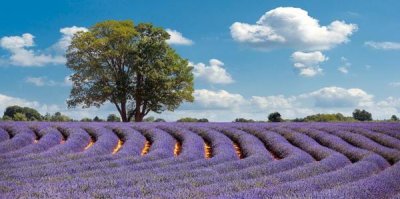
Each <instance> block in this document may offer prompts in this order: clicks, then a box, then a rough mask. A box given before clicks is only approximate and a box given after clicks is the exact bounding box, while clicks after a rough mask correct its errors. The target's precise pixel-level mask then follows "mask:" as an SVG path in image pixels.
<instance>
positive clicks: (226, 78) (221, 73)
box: [190, 59, 234, 84]
mask: <svg viewBox="0 0 400 199" xmlns="http://www.w3.org/2000/svg"><path fill="white" fill-rule="evenodd" d="M190 65H191V66H193V68H194V70H193V74H194V76H195V77H197V78H201V79H204V80H206V81H208V82H210V83H213V84H230V83H233V82H234V81H233V79H232V77H231V75H230V74H229V73H228V72H227V71H226V70H225V68H223V66H224V63H223V62H221V61H219V60H218V59H210V61H209V65H208V66H207V65H205V64H203V63H198V64H193V63H190Z"/></svg>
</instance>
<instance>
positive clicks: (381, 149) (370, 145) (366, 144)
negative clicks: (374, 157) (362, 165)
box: [322, 128, 400, 164]
mask: <svg viewBox="0 0 400 199" xmlns="http://www.w3.org/2000/svg"><path fill="white" fill-rule="evenodd" d="M322 129H323V130H325V131H327V132H329V133H332V134H333V135H336V136H338V137H340V138H342V139H343V140H345V141H346V142H349V143H351V144H353V145H355V146H357V147H360V148H363V149H367V150H370V151H373V152H375V153H377V154H379V155H381V156H383V157H384V158H385V159H387V160H388V161H389V163H391V164H393V163H395V162H398V161H399V160H400V151H398V150H395V149H391V148H388V147H385V146H382V145H380V144H378V143H376V142H374V141H372V140H371V139H369V138H367V137H365V136H363V135H359V134H355V133H351V132H348V131H343V130H340V129H334V128H322Z"/></svg>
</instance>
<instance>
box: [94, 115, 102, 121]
mask: <svg viewBox="0 0 400 199" xmlns="http://www.w3.org/2000/svg"><path fill="white" fill-rule="evenodd" d="M93 122H104V120H103V119H101V118H99V117H97V116H95V117H94V118H93Z"/></svg>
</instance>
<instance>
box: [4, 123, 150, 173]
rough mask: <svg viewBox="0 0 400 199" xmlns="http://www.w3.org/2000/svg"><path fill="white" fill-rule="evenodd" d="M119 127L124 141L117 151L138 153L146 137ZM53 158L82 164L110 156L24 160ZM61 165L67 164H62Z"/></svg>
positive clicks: (41, 162) (52, 162)
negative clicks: (121, 129)
mask: <svg viewBox="0 0 400 199" xmlns="http://www.w3.org/2000/svg"><path fill="white" fill-rule="evenodd" d="M53 126H57V125H53ZM121 128H123V131H120V132H119V134H122V136H124V137H125V142H126V143H125V144H124V146H123V147H122V148H121V150H120V151H119V152H118V154H120V155H122V154H123V153H124V152H123V151H126V154H131V153H132V154H133V155H140V152H141V150H142V148H143V146H144V142H145V140H146V139H145V138H144V137H143V136H142V134H140V133H139V132H137V131H135V130H133V129H132V128H129V127H121ZM66 136H67V135H66ZM120 155H117V156H116V157H114V159H117V158H121V157H120ZM55 159H57V161H58V162H63V164H65V163H67V162H68V161H70V162H69V163H70V164H71V165H74V164H81V165H82V164H84V161H91V162H93V161H95V162H99V161H110V157H98V156H93V157H88V156H84V157H83V156H82V157H78V156H74V158H73V159H71V157H68V156H59V157H56V158H52V159H47V158H45V159H41V160H40V162H37V161H35V163H34V164H33V163H28V162H26V164H27V165H32V166H33V167H37V166H39V165H45V164H54V162H55ZM85 159H86V160H85ZM24 160H25V159H24ZM28 160H30V159H28ZM19 162H22V160H20V161H19ZM63 166H67V165H63ZM1 168H3V167H1ZM4 168H6V169H7V170H8V171H9V170H10V167H9V166H8V165H4Z"/></svg>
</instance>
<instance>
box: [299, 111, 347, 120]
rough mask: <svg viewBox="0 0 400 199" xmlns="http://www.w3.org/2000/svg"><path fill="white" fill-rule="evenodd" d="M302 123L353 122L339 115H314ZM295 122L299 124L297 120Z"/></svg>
mask: <svg viewBox="0 0 400 199" xmlns="http://www.w3.org/2000/svg"><path fill="white" fill-rule="evenodd" d="M302 121H304V122H353V121H354V119H353V118H352V117H345V116H344V115H343V114H341V113H336V114H315V115H309V116H307V117H305V118H304V119H303V120H302ZM296 122H301V120H298V121H296Z"/></svg>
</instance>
